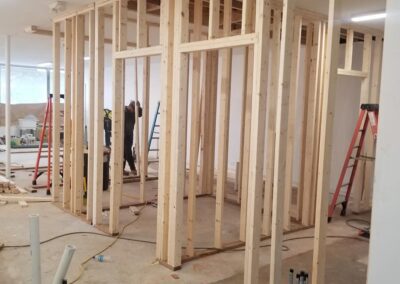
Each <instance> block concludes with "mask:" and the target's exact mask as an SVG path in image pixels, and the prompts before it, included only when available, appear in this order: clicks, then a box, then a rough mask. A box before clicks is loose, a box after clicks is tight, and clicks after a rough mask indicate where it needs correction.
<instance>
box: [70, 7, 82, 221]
mask: <svg viewBox="0 0 400 284" xmlns="http://www.w3.org/2000/svg"><path fill="white" fill-rule="evenodd" d="M75 30H76V32H75V46H76V47H75V62H74V70H75V77H74V79H75V80H74V84H75V97H74V107H75V111H74V116H73V126H74V127H73V131H74V132H75V135H74V141H73V142H74V156H73V160H72V163H73V164H74V174H73V180H72V186H73V188H74V191H75V196H74V200H73V202H74V203H75V206H74V211H73V212H74V213H75V214H79V213H81V211H82V205H83V182H84V181H83V148H84V135H83V114H84V55H85V17H84V16H83V15H78V16H76V24H75Z"/></svg>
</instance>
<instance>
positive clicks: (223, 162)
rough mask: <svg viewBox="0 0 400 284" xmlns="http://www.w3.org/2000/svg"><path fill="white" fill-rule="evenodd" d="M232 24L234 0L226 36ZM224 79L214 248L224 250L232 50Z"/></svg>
mask: <svg viewBox="0 0 400 284" xmlns="http://www.w3.org/2000/svg"><path fill="white" fill-rule="evenodd" d="M231 22H232V0H225V1H224V36H229V35H230V33H231ZM221 72H222V79H221V99H220V110H219V116H220V117H219V123H220V124H219V135H220V138H219V148H218V178H217V190H216V204H215V205H216V208H215V237H214V246H215V247H216V248H222V246H223V244H222V216H223V210H224V197H225V187H226V177H227V170H228V147H229V115H230V103H231V101H230V97H231V72H232V49H230V48H228V49H224V50H222V71H221Z"/></svg>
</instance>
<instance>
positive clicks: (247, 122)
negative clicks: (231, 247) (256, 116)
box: [239, 46, 254, 242]
mask: <svg viewBox="0 0 400 284" xmlns="http://www.w3.org/2000/svg"><path fill="white" fill-rule="evenodd" d="M244 66H245V72H244V86H243V109H242V111H243V112H244V118H243V119H244V120H243V122H242V124H243V135H244V138H243V153H242V172H241V184H240V187H241V189H240V193H241V196H240V200H241V201H240V205H241V206H240V231H239V239H240V240H241V241H242V242H244V241H245V240H246V220H247V197H248V180H249V161H250V131H251V113H252V95H253V66H254V47H253V46H251V47H248V48H246V53H245V64H244Z"/></svg>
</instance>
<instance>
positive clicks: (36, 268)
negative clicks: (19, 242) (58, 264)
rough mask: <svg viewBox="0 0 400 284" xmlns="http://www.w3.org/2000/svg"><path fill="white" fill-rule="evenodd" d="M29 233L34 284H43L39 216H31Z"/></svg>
mask: <svg viewBox="0 0 400 284" xmlns="http://www.w3.org/2000/svg"><path fill="white" fill-rule="evenodd" d="M29 231H30V237H31V256H32V284H41V282H42V281H41V274H40V235H39V215H38V214H33V215H29Z"/></svg>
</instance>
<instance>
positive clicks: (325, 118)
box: [312, 0, 341, 284]
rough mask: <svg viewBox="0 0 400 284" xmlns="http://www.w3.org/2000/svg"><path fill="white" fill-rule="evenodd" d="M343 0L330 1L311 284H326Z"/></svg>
mask: <svg viewBox="0 0 400 284" xmlns="http://www.w3.org/2000/svg"><path fill="white" fill-rule="evenodd" d="M340 3H341V0H329V19H328V29H327V42H326V46H327V49H326V54H325V74H324V83H323V84H324V93H323V97H322V120H321V138H320V147H319V161H318V179H317V203H316V216H315V237H314V254H313V268H312V283H318V284H319V283H325V258H326V247H325V245H326V231H327V224H328V193H329V177H330V166H331V155H332V151H331V150H332V128H333V116H334V110H335V101H334V96H335V92H336V76H337V64H338V53H339V34H340V26H339V23H340V21H337V19H335V11H338V10H339V9H338V6H340Z"/></svg>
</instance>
